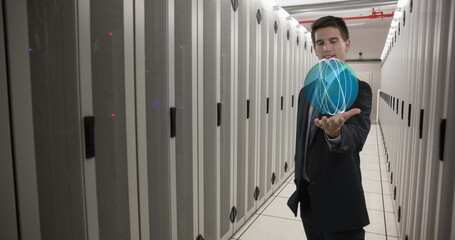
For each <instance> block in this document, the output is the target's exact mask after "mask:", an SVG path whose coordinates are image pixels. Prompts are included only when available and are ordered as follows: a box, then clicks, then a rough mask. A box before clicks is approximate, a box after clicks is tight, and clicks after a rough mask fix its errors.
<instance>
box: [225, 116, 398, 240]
mask: <svg viewBox="0 0 455 240" xmlns="http://www.w3.org/2000/svg"><path fill="white" fill-rule="evenodd" d="M379 131H380V130H379V126H377V125H372V126H371V131H370V134H369V136H368V139H367V141H366V143H365V146H364V148H363V151H362V152H361V154H360V157H361V169H362V178H363V180H362V183H363V188H364V191H365V197H366V201H367V208H368V214H369V216H370V225H368V226H366V227H365V231H366V235H365V239H366V240H398V232H397V224H396V217H395V213H394V209H393V205H392V201H393V200H392V195H391V191H390V187H389V180H388V179H387V168H386V167H387V164H386V160H385V157H384V156H383V154H384V151H383V148H382V146H381V144H382V143H381V141H380V139H379V138H380V137H381V134H380V132H379ZM292 179H293V176H291V178H290V179H288V180H287V181H285V183H284V184H283V185H282V186H281V187H280V188H279V189H277V191H276V192H275V193H274V194H272V196H271V197H270V198H269V199H268V200H267V201H266V202H265V203H264V204H263V205H262V206H261V207H260V208H259V209H258V210H257V211H256V212H255V213H254V214H253V215H252V216H251V217H250V219H249V220H248V221H247V222H246V224H245V225H244V226H242V228H240V229H239V230H238V231H237V232H236V233H235V234H234V235H233V236H232V238H231V239H238V240H276V239H285V240H305V239H306V237H305V232H304V230H303V225H302V222H301V220H300V218H298V217H297V218H296V217H294V215H293V214H292V212H291V211H290V210H289V208H288V207H287V205H286V202H287V200H288V198H289V196H290V195H291V194H292V193H293V192H294V190H295V184H294V182H293V181H292Z"/></svg>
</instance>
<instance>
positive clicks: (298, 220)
mask: <svg viewBox="0 0 455 240" xmlns="http://www.w3.org/2000/svg"><path fill="white" fill-rule="evenodd" d="M261 216H266V217H271V218H279V219H283V220H289V221H294V222H302V220H300V219H291V218H287V217H280V216H273V215H269V214H261Z"/></svg>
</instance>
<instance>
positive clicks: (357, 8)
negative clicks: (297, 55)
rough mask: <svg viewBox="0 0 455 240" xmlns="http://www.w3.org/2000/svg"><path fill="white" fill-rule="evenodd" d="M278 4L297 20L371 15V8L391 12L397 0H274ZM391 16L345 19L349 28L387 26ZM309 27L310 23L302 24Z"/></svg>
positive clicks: (395, 6)
mask: <svg viewBox="0 0 455 240" xmlns="http://www.w3.org/2000/svg"><path fill="white" fill-rule="evenodd" d="M275 1H276V3H277V5H278V6H281V7H282V8H283V9H284V10H286V11H287V12H288V13H289V14H290V15H291V17H293V18H295V19H296V20H297V21H308V20H316V19H318V18H320V17H323V16H327V15H332V16H337V17H342V18H348V17H362V16H369V15H372V10H373V8H374V10H375V11H376V12H383V13H384V14H393V12H394V11H395V9H396V8H397V0H275ZM391 22H392V17H387V18H382V19H381V18H379V19H360V20H346V24H347V25H348V27H349V28H350V29H351V28H367V29H371V28H378V27H380V28H387V29H388V28H389V27H390V24H391ZM303 26H305V28H306V29H308V30H310V29H311V23H305V24H303Z"/></svg>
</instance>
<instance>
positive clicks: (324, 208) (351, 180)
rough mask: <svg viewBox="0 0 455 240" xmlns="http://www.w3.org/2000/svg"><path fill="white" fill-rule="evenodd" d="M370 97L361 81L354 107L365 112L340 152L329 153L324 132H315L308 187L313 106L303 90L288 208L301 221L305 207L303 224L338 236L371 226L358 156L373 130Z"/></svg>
mask: <svg viewBox="0 0 455 240" xmlns="http://www.w3.org/2000/svg"><path fill="white" fill-rule="evenodd" d="M371 97H372V93H371V88H370V86H369V85H368V83H366V82H363V81H359V93H358V96H357V99H356V101H355V102H354V104H353V106H352V107H351V108H360V109H361V113H360V114H358V115H355V116H353V117H351V118H350V119H349V120H348V121H346V122H345V124H344V125H343V127H342V129H341V143H340V144H339V145H337V146H336V147H335V148H332V149H330V148H329V145H328V143H327V141H326V139H325V134H324V131H323V130H322V129H320V128H316V132H315V134H313V138H311V139H309V140H308V141H309V145H308V150H307V152H308V153H307V161H308V165H309V166H308V175H309V179H310V181H309V182H308V181H307V180H305V179H304V178H303V176H302V171H303V157H304V149H305V148H304V146H305V144H307V143H306V142H305V136H306V132H307V130H308V128H307V126H308V125H307V124H308V117H309V116H308V110H309V106H310V105H309V103H308V101H307V100H306V98H305V97H304V96H303V89H302V90H301V91H300V94H299V105H298V113H297V141H296V144H297V145H296V153H295V179H294V181H295V183H296V185H297V190H296V191H295V192H294V194H293V195H292V196H291V197H290V198H289V200H288V206H289V207H290V208H291V210H292V211H293V213H294V214H295V215H296V216H297V207H298V204H299V203H300V204H301V205H300V208H301V212H300V214H301V217H302V220H303V222H308V223H310V224H312V225H313V226H315V227H317V228H319V229H321V230H326V231H333V232H337V231H348V230H354V229H359V228H362V227H364V226H366V225H368V224H369V219H368V213H367V208H366V204H365V197H364V193H363V188H362V184H361V180H362V178H361V174H360V157H359V152H360V151H361V150H362V147H363V144H364V143H365V140H366V138H367V136H368V132H369V131H370V124H371V122H370V112H371ZM315 110H316V109H315ZM321 116H322V115H320V116H319V118H320V117H321Z"/></svg>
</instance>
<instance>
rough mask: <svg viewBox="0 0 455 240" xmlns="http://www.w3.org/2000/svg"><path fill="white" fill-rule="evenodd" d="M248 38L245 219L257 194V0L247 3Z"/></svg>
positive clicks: (250, 211)
mask: <svg viewBox="0 0 455 240" xmlns="http://www.w3.org/2000/svg"><path fill="white" fill-rule="evenodd" d="M248 5H249V6H248V18H249V21H248V23H247V24H248V25H249V31H248V37H249V42H248V44H249V49H248V53H249V58H248V62H247V67H248V83H247V96H248V97H247V99H249V102H250V104H249V119H248V125H247V126H248V127H247V174H246V175H247V191H246V193H247V198H246V201H247V205H246V212H247V217H249V216H251V215H252V214H253V212H254V211H255V206H256V205H255V204H256V201H255V195H256V194H257V191H256V189H257V182H256V171H257V164H256V161H257V142H258V139H257V135H256V134H257V126H258V115H257V109H258V98H257V90H258V89H257V85H256V84H257V75H258V74H257V64H258V62H259V61H258V56H257V53H258V48H257V46H258V33H257V25H258V23H257V18H256V13H257V10H258V9H257V0H251V1H248Z"/></svg>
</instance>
